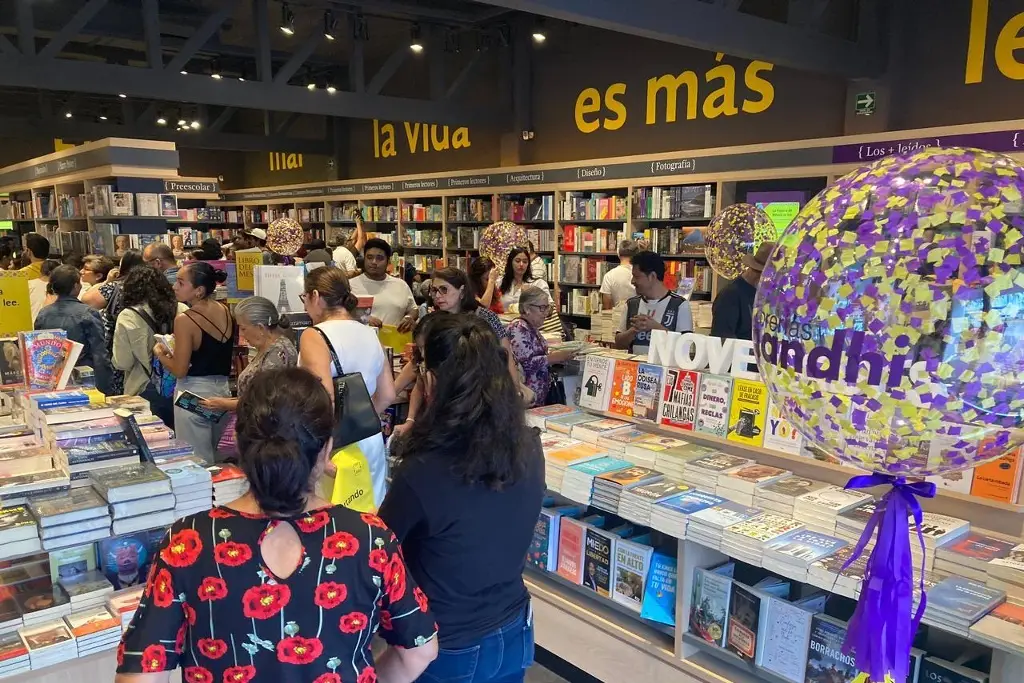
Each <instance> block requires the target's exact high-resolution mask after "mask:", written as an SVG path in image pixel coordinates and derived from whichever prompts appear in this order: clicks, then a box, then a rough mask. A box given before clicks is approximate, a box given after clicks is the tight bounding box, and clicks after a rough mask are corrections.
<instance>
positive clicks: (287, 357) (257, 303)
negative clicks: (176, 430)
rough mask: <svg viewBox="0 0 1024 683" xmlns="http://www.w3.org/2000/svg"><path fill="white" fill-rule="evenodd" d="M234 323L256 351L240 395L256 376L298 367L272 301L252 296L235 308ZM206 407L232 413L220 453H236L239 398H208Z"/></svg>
mask: <svg viewBox="0 0 1024 683" xmlns="http://www.w3.org/2000/svg"><path fill="white" fill-rule="evenodd" d="M235 323H236V324H237V325H238V333H239V336H240V337H241V339H244V340H245V341H246V342H247V343H248V344H249V345H250V346H252V347H253V348H255V349H256V355H255V357H253V358H252V359H251V360H250V361H249V364H248V365H246V366H245V369H244V370H242V372H241V373H239V375H238V391H237V394H238V395H239V396H241V395H242V392H244V391H245V388H246V386H247V385H248V384H249V382H250V381H252V378H253V377H255V376H256V374H257V373H259V372H261V371H263V370H269V369H270V368H294V367H295V366H296V365H297V364H298V360H299V353H298V351H297V350H296V349H295V344H293V343H292V341H291V339H289V338H288V336H287V334H286V330H287V321H285V320H282V319H281V317H280V316H279V315H278V313H277V308H276V307H275V306H274V304H273V303H271V302H270V300H269V299H266V298H264V297H262V296H250V297H249V298H247V299H243V300H242V301H240V302H239V303H238V305H237V306H235ZM203 406H204V407H206V408H210V409H211V410H226V411H229V412H231V418H230V421H229V422H228V424H227V426H226V427H225V428H224V435H223V437H221V440H220V444H219V445H218V447H217V451H218V452H219V453H222V454H232V453H235V452H236V450H237V449H236V447H235V414H234V411H235V409H236V408H237V407H238V399H237V398H220V397H217V398H208V399H206V400H205V401H203Z"/></svg>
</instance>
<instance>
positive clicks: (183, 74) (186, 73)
mask: <svg viewBox="0 0 1024 683" xmlns="http://www.w3.org/2000/svg"><path fill="white" fill-rule="evenodd" d="M178 73H180V74H181V75H182V76H188V72H187V71H185V70H184V69H182V70H181V71H179V72H178Z"/></svg>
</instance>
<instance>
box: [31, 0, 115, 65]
mask: <svg viewBox="0 0 1024 683" xmlns="http://www.w3.org/2000/svg"><path fill="white" fill-rule="evenodd" d="M106 4H107V0H89V2H87V3H85V4H84V5H83V6H82V7H81V8H80V9H79V10H78V11H77V12H75V14H74V16H72V17H71V18H70V19H68V23H66V24H64V27H63V28H62V29H61V30H60V31H58V32H57V35H55V36H54V37H53V38H50V42H48V43H47V44H46V46H45V47H43V49H42V50H40V51H39V56H40V58H42V59H53V58H54V57H56V56H57V55H59V54H60V51H61V49H62V48H63V47H64V46H65V45H67V44H68V41H70V40H71V39H72V38H74V37H75V36H77V35H78V34H79V33H80V32H81V31H82V29H83V28H85V25H86V24H88V23H89V21H90V20H91V19H92V18H93V17H94V16H96V14H97V12H99V11H100V10H101V9H103V7H104V6H105V5H106Z"/></svg>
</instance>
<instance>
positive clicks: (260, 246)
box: [235, 228, 274, 266]
mask: <svg viewBox="0 0 1024 683" xmlns="http://www.w3.org/2000/svg"><path fill="white" fill-rule="evenodd" d="M245 235H246V237H248V238H249V240H247V243H249V244H251V245H252V246H247V247H244V248H242V249H239V248H238V246H239V245H238V242H236V243H235V253H236V254H237V253H238V252H239V251H261V252H263V265H265V266H272V265H274V255H273V254H271V253H270V250H268V249H267V231H266V230H264V229H263V228H249V230H247V231H246V232H245Z"/></svg>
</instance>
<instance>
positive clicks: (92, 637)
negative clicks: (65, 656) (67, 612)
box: [64, 606, 121, 657]
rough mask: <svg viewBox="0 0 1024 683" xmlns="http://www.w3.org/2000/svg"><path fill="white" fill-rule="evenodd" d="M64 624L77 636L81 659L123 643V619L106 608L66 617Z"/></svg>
mask: <svg viewBox="0 0 1024 683" xmlns="http://www.w3.org/2000/svg"><path fill="white" fill-rule="evenodd" d="M64 623H66V624H67V626H68V628H69V629H71V633H72V635H74V636H75V641H76V643H77V644H78V656H79V657H85V656H86V655H91V654H95V653H97V652H103V651H104V650H110V649H113V648H115V647H117V644H118V643H119V642H121V617H120V615H119V616H114V615H113V614H111V613H110V610H108V609H107V608H106V607H103V606H100V607H94V608H93V609H91V610H87V611H84V612H79V613H77V614H72V615H71V616H69V617H64Z"/></svg>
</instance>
